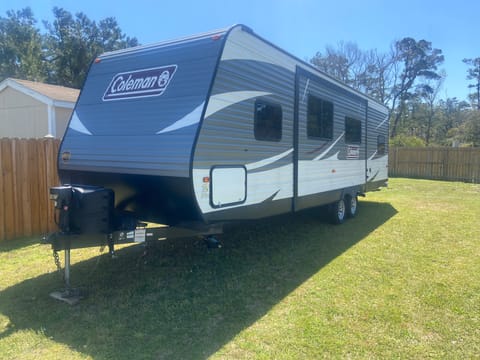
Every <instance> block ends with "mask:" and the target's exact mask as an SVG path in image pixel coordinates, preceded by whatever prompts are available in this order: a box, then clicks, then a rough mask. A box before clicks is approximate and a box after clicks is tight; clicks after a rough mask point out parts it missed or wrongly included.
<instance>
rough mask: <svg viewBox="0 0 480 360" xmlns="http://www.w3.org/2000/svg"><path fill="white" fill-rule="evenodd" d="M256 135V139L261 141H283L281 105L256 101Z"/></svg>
mask: <svg viewBox="0 0 480 360" xmlns="http://www.w3.org/2000/svg"><path fill="white" fill-rule="evenodd" d="M254 134H255V139H256V140H261V141H280V140H281V139H282V107H281V106H280V105H279V104H274V103H271V102H266V101H264V100H257V101H255V115H254Z"/></svg>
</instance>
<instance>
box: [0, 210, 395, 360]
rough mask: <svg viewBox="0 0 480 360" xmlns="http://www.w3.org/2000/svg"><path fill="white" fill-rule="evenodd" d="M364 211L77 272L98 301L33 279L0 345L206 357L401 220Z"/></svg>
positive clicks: (246, 227) (80, 267) (134, 253)
mask: <svg viewBox="0 0 480 360" xmlns="http://www.w3.org/2000/svg"><path fill="white" fill-rule="evenodd" d="M359 209H360V213H359V215H358V216H357V218H355V219H353V220H349V221H348V222H347V223H346V224H344V225H342V226H333V225H329V224H327V223H325V222H324V221H319V215H318V210H310V211H306V212H303V213H300V214H295V215H289V216H280V217H276V218H273V219H269V220H264V221H258V222H252V223H247V224H245V223H243V224H242V225H237V226H231V227H230V228H229V229H227V231H226V233H225V234H224V235H223V238H222V239H223V244H224V246H223V248H222V249H218V250H208V249H207V248H206V247H205V246H204V245H203V244H202V243H201V242H200V241H194V240H191V239H190V240H177V241H175V242H168V241H164V242H159V243H158V245H156V246H155V247H154V248H153V249H151V250H150V251H149V252H148V255H147V256H146V257H145V256H142V255H143V249H142V248H141V247H140V246H139V247H129V248H124V249H122V250H120V251H119V252H118V253H117V255H118V257H117V259H115V260H111V259H110V258H109V257H108V256H107V255H102V256H100V257H94V258H90V259H89V260H86V261H83V262H79V263H76V264H74V265H73V266H72V281H73V283H74V284H83V285H86V286H87V287H88V291H89V293H90V295H89V296H88V298H86V299H85V300H83V301H82V302H81V303H80V304H78V305H76V306H73V307H70V306H68V305H66V304H63V303H58V302H55V301H54V300H52V299H50V298H49V297H48V293H49V292H50V291H51V290H53V289H55V288H58V287H59V286H60V285H61V284H60V282H59V278H58V277H57V274H53V273H50V274H44V275H41V276H39V277H36V278H33V279H29V280H25V281H23V282H22V283H19V284H16V285H14V286H12V287H10V288H7V289H5V290H4V291H2V292H1V293H0V295H1V296H0V312H1V313H2V314H3V315H4V316H7V317H8V318H9V321H10V325H9V327H8V329H6V330H5V331H4V332H3V333H0V339H1V338H2V337H6V336H8V335H9V334H12V333H14V332H17V331H20V330H23V329H32V330H33V331H36V332H41V333H42V334H45V335H46V336H47V337H48V338H50V339H51V340H53V341H55V342H59V343H63V344H66V345H68V346H69V347H70V348H71V349H74V350H75V351H78V352H80V353H83V354H86V355H90V356H92V357H93V358H95V359H104V358H105V359H132V358H134V359H142V358H145V359H152V358H156V359H162V358H182V359H187V358H195V359H198V358H206V357H208V356H210V355H212V354H214V353H215V352H216V351H218V350H219V349H220V348H221V347H222V346H223V345H225V344H227V343H228V342H229V341H230V340H232V339H233V338H234V337H235V336H236V335H237V334H238V333H240V332H241V331H242V330H243V329H245V328H247V327H249V326H250V325H252V324H253V323H255V322H256V321H257V320H258V319H260V318H261V317H263V316H264V315H265V314H266V313H267V312H268V311H269V310H270V309H271V308H272V307H273V306H274V305H276V304H277V303H279V302H280V301H281V300H282V299H283V298H285V297H286V296H287V295H288V294H289V293H290V292H292V291H293V290H294V289H295V288H297V287H298V286H299V285H301V284H302V283H303V282H305V281H306V280H307V279H309V278H310V277H311V276H312V275H314V274H315V273H317V272H318V271H319V270H320V269H322V267H324V266H325V265H327V264H328V263H329V262H330V261H332V260H333V259H335V258H336V257H337V256H339V255H340V254H342V253H344V252H345V251H347V250H348V249H349V248H350V247H352V246H353V245H355V244H356V243H358V242H359V241H361V240H362V239H364V238H365V237H366V236H367V235H368V234H369V233H370V232H372V231H373V230H374V229H376V228H378V227H379V226H381V225H382V224H383V223H385V222H386V221H387V220H388V219H390V218H391V217H392V216H394V215H395V214H396V210H395V209H394V208H393V207H392V206H391V205H389V204H386V203H375V202H368V201H362V202H361V203H360V208H359ZM76 251H81V250H73V251H72V258H73V260H75V253H76ZM25 266H28V264H26V265H25Z"/></svg>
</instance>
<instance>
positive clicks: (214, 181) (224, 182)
mask: <svg viewBox="0 0 480 360" xmlns="http://www.w3.org/2000/svg"><path fill="white" fill-rule="evenodd" d="M210 180H211V182H210V183H211V191H210V194H211V195H210V202H211V205H212V207H214V208H219V207H225V206H231V205H237V204H241V203H243V202H245V200H246V199H247V169H246V168H245V167H244V166H214V167H213V168H212V170H211V172H210Z"/></svg>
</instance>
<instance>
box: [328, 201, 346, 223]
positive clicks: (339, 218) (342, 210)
mask: <svg viewBox="0 0 480 360" xmlns="http://www.w3.org/2000/svg"><path fill="white" fill-rule="evenodd" d="M346 215H347V211H346V206H345V200H344V199H340V200H338V201H336V202H334V203H333V204H331V205H330V219H331V221H332V223H333V224H343V222H344V221H345V218H346Z"/></svg>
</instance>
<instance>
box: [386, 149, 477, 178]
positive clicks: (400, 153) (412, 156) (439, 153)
mask: <svg viewBox="0 0 480 360" xmlns="http://www.w3.org/2000/svg"><path fill="white" fill-rule="evenodd" d="M388 173H389V176H398V177H407V178H421V179H433V180H449V181H465V182H473V183H480V148H447V147H444V148H401V147H398V148H394V147H392V148H390V150H389V164H388Z"/></svg>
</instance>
